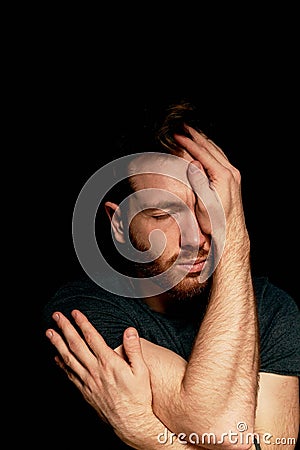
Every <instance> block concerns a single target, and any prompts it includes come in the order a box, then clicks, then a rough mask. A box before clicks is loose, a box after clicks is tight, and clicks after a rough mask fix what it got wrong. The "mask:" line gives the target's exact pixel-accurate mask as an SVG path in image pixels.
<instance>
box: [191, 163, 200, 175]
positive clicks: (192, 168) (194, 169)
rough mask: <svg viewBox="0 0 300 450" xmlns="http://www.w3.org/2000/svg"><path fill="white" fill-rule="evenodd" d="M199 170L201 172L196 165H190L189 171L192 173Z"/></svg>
mask: <svg viewBox="0 0 300 450" xmlns="http://www.w3.org/2000/svg"><path fill="white" fill-rule="evenodd" d="M197 170H199V168H198V167H197V166H196V165H195V164H193V163H190V165H189V171H190V172H192V173H195V172H196V171H197Z"/></svg>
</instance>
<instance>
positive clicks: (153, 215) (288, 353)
mask: <svg viewBox="0 0 300 450" xmlns="http://www.w3.org/2000/svg"><path fill="white" fill-rule="evenodd" d="M193 113H194V111H193V108H192V107H191V106H190V105H189V104H186V103H182V104H178V105H174V106H171V107H170V109H168V110H167V112H166V116H165V117H164V120H163V121H162V124H161V126H160V128H158V130H157V131H156V135H155V136H156V137H157V138H158V142H159V143H158V144H157V143H154V142H153V147H151V146H150V153H148V152H147V153H143V151H144V148H140V151H141V153H139V154H136V155H133V157H132V158H131V159H130V160H128V161H127V160H126V162H127V164H126V173H127V175H128V177H129V178H128V179H127V180H128V181H127V188H128V191H127V190H126V189H125V186H126V182H125V184H124V182H123V181H122V183H123V184H122V188H121V189H119V191H118V189H117V190H116V191H114V190H112V192H108V193H105V195H104V198H103V201H102V203H101V205H102V206H103V207H104V208H105V211H106V213H107V215H108V217H109V219H110V223H111V229H112V234H113V238H114V241H115V243H116V245H117V248H118V251H119V252H120V254H122V255H123V256H122V257H121V256H120V259H123V257H125V261H126V265H125V269H124V273H119V272H117V275H116V273H115V272H114V271H110V269H109V268H107V267H106V266H105V264H104V265H103V267H102V271H100V270H99V269H97V268H95V269H94V267H93V264H94V265H95V261H96V260H93V263H92V264H91V265H89V261H88V259H89V252H86V251H85V249H86V248H88V249H89V250H91V253H93V249H92V244H91V242H92V241H91V242H90V241H88V240H87V241H85V240H84V238H83V237H82V234H83V233H82V231H83V230H84V227H82V226H81V224H80V221H81V216H82V212H83V211H84V208H83V206H82V205H83V204H85V200H84V199H87V198H89V196H88V195H86V193H88V192H89V184H88V185H87V187H86V189H84V190H83V193H82V195H81V197H80V198H79V201H78V203H77V207H76V208H75V214H74V227H73V231H74V243H75V248H76V251H77V254H78V257H79V259H80V260H81V263H82V265H83V267H84V268H85V270H86V272H87V274H88V275H89V276H90V277H89V278H90V279H91V280H92V281H91V280H87V281H85V282H78V283H74V284H71V285H67V286H65V287H62V289H61V290H60V291H59V292H58V293H57V295H56V296H55V298H54V299H53V300H52V302H50V303H49V304H48V305H47V307H46V308H45V317H46V319H47V320H48V323H49V324H51V321H50V318H51V317H52V319H54V321H55V323H56V327H55V329H54V328H52V327H51V328H50V327H49V329H48V330H47V332H46V334H47V336H48V338H49V339H50V341H51V343H52V344H53V345H54V347H55V348H56V350H57V351H58V354H59V356H58V357H56V360H57V363H58V364H59V365H60V367H61V368H62V369H64V370H65V371H66V373H67V374H68V376H69V378H70V379H71V380H72V381H73V383H74V384H75V385H76V386H77V388H78V389H79V391H80V392H81V393H82V394H83V396H84V398H85V399H86V401H87V402H88V403H90V404H91V405H92V407H93V408H94V409H95V410H96V412H97V413H98V415H99V416H100V417H101V418H102V419H103V421H104V422H106V423H108V424H109V425H110V426H111V428H112V430H113V431H114V432H115V434H116V435H117V436H118V437H119V438H120V440H121V441H123V442H124V443H125V444H127V445H128V446H130V447H131V448H136V449H155V448H161V447H162V445H164V446H165V447H167V448H173V449H176V448H182V445H185V446H186V448H198V446H200V447H205V448H224V447H225V448H230V449H231V448H232V449H234V448H242V449H248V448H250V447H251V446H252V445H253V446H254V445H260V447H261V448H262V449H263V450H264V449H266V448H268V447H269V446H270V444H274V443H276V448H278V449H281V448H282V449H283V448H285V449H292V448H294V447H295V440H296V438H297V436H298V430H299V386H298V377H299V374H300V354H299V348H300V345H299V344H300V318H299V310H298V308H297V306H296V303H295V302H294V300H293V299H292V298H290V296H289V295H287V293H285V292H283V291H282V290H281V289H280V288H278V287H276V286H274V285H272V284H271V283H270V282H269V281H268V280H267V279H265V278H255V277H253V276H252V273H251V264H250V240H249V235H248V231H247V227H246V223H245V217H244V212H243V204H242V196H241V176H240V173H239V171H238V170H237V169H236V168H235V167H234V166H232V164H231V163H230V162H229V160H228V159H227V157H226V156H225V154H224V153H223V151H222V150H221V149H220V148H219V147H218V146H217V145H216V144H215V143H214V142H212V141H211V140H210V139H209V138H207V137H206V136H205V135H204V134H203V133H202V132H201V131H200V129H199V127H198V126H197V122H196V120H195V118H194V116H193ZM156 149H159V152H160V153H159V154H158V153H157V152H156ZM151 152H154V153H151ZM164 152H165V153H164ZM122 162H123V160H122ZM118 168H119V166H118V167H117V169H118ZM113 169H114V170H112V174H113V175H116V173H117V172H118V171H117V170H115V167H113ZM117 178H118V176H117ZM92 181H94V180H91V184H92V185H93V186H95V185H96V183H94V184H93V183H92ZM117 191H118V192H117ZM120 191H121V194H122V193H123V196H124V195H125V196H127V197H126V201H125V202H122V201H121V199H120V198H118V194H120ZM90 192H92V191H90ZM127 194H128V195H127ZM81 241H82V242H81ZM131 243H132V244H133V246H131ZM85 244H88V245H85ZM90 244H91V245H90ZM120 267H124V266H122V265H121V266H120ZM99 273H100V275H99ZM254 438H255V439H254ZM288 439H289V441H288Z"/></svg>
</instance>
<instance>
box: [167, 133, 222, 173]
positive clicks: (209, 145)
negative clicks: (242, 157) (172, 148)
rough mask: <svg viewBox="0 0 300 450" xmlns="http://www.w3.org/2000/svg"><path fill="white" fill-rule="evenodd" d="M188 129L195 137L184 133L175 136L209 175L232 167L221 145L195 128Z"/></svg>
mask: <svg viewBox="0 0 300 450" xmlns="http://www.w3.org/2000/svg"><path fill="white" fill-rule="evenodd" d="M188 131H189V133H190V135H191V136H192V138H193V139H190V138H189V137H187V136H183V135H175V136H174V137H175V139H176V141H177V142H178V143H179V144H180V146H182V147H184V148H185V149H186V150H187V152H189V153H190V155H191V156H192V157H193V158H194V159H195V160H197V161H199V162H200V163H201V165H202V166H203V168H204V169H205V171H206V173H207V174H208V176H209V177H213V176H214V175H215V174H219V173H221V171H222V170H223V169H224V167H225V168H228V169H229V168H230V167H231V164H230V162H229V161H228V158H227V157H226V155H225V154H224V152H223V151H222V150H221V149H220V147H218V146H217V145H216V144H215V143H214V142H212V141H211V140H209V139H207V137H206V136H205V135H202V134H201V133H198V132H197V131H196V130H194V129H193V128H191V127H188Z"/></svg>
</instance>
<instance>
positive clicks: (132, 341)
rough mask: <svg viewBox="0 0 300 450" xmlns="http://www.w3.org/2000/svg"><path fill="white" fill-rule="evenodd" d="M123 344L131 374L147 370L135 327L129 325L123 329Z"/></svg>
mask: <svg viewBox="0 0 300 450" xmlns="http://www.w3.org/2000/svg"><path fill="white" fill-rule="evenodd" d="M123 346H124V350H125V353H126V355H127V358H128V362H129V364H130V366H131V370H132V372H133V374H137V373H138V372H141V371H144V370H147V366H146V363H145V361H144V358H143V353H142V347H141V341H140V338H139V335H138V332H137V330H136V329H135V328H133V327H129V328H127V329H126V330H125V331H124V335H123Z"/></svg>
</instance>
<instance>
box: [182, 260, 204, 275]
mask: <svg viewBox="0 0 300 450" xmlns="http://www.w3.org/2000/svg"><path fill="white" fill-rule="evenodd" d="M205 262H206V259H196V261H185V262H180V263H179V264H178V266H179V267H181V268H182V269H184V270H186V271H188V272H192V273H195V272H201V270H203V267H204V264H205Z"/></svg>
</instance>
